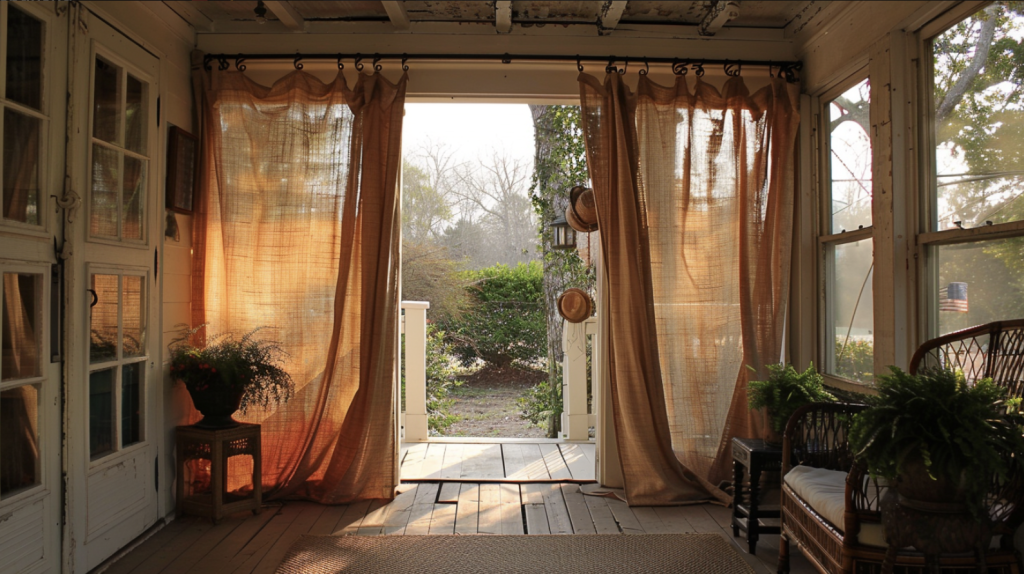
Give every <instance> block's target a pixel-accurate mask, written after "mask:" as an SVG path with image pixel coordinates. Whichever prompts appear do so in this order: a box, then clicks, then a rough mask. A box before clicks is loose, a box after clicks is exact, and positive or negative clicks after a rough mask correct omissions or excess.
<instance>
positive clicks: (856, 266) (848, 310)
mask: <svg viewBox="0 0 1024 574" xmlns="http://www.w3.org/2000/svg"><path fill="white" fill-rule="evenodd" d="M832 252H833V257H834V259H833V269H834V271H833V276H832V277H831V281H832V300H831V301H830V302H829V303H830V306H831V307H832V309H831V311H832V312H831V316H832V323H833V324H832V325H831V326H830V327H831V328H830V331H829V333H830V334H831V335H832V337H833V340H834V344H833V350H832V357H831V359H832V364H833V365H834V367H833V368H832V369H831V371H830V372H831V373H832V374H833V375H837V376H840V377H843V378H845V379H849V380H851V381H857V382H865V383H866V382H870V381H872V380H873V378H874V375H873V373H874V370H875V369H874V360H875V359H874V356H875V354H874V343H875V335H874V315H873V301H872V293H871V275H872V272H873V270H874V265H873V264H872V259H871V256H872V241H871V240H870V239H868V240H865V241H857V242H854V243H845V244H842V245H836V246H835V247H834V248H833V249H832Z"/></svg>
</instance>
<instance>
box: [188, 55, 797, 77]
mask: <svg viewBox="0 0 1024 574" xmlns="http://www.w3.org/2000/svg"><path fill="white" fill-rule="evenodd" d="M364 59H372V65H373V69H374V70H376V71H378V72H379V71H381V70H382V69H383V68H384V66H383V65H382V64H381V63H380V62H381V60H401V62H402V69H403V70H408V69H409V65H408V63H407V62H409V61H410V60H463V61H470V60H474V61H478V60H493V61H500V62H501V63H502V64H511V63H512V61H513V60H522V61H533V62H574V61H575V62H576V69H578V70H579V71H581V72H582V71H583V62H602V63H605V64H606V65H605V71H606V72H618V73H619V74H625V73H626V70H627V69H628V67H629V64H630V62H632V63H634V64H642V65H643V68H641V69H640V74H642V75H646V74H647V73H648V72H649V71H650V65H651V64H671V65H672V73H674V74H675V75H677V76H683V75H686V73H687V71H689V70H693V71H694V73H695V74H696V75H697V76H703V75H704V66H716V65H720V66H722V67H723V69H724V71H725V73H726V75H729V76H739V75H740V72H741V71H742V69H743V67H744V66H751V67H766V68H768V73H769V74H770V75H772V76H773V77H774V76H775V73H774V71H773V70H774V69H775V68H778V70H779V71H778V73H779V75H780V76H785V78H786V79H787V80H789V81H794V80H795V79H796V72H797V71H799V70H800V69H801V68H802V67H803V63H802V62H799V61H796V62H793V61H774V60H719V59H703V58H663V57H655V58H648V57H639V58H638V57H618V56H580V55H579V54H577V55H576V56H575V57H573V56H565V55H553V54H509V53H505V54H379V53H378V54H372V55H369V54H368V55H365V56H364V55H363V54H358V53H357V54H342V53H337V54H300V53H296V54H207V55H206V56H205V57H204V58H203V66H204V67H205V68H206V69H207V70H209V69H211V67H210V63H211V62H213V61H214V60H216V61H217V67H218V69H220V70H227V69H228V68H230V67H231V61H232V60H234V65H235V68H236V69H237V70H238V71H240V72H244V71H245V62H248V61H253V60H291V61H292V65H293V66H294V67H295V69H296V70H301V69H302V62H303V60H334V61H336V62H337V64H338V69H339V70H342V69H344V68H345V64H344V63H343V62H342V61H343V60H353V62H354V66H355V69H356V70H358V71H360V72H361V71H363V67H364V64H363V60H364ZM616 62H622V63H623V67H621V68H620V67H618V66H617V65H616Z"/></svg>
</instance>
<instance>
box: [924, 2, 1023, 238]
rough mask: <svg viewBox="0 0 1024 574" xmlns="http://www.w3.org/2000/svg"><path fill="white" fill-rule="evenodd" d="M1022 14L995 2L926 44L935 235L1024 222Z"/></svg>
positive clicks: (1008, 6)
mask: <svg viewBox="0 0 1024 574" xmlns="http://www.w3.org/2000/svg"><path fill="white" fill-rule="evenodd" d="M1022 35H1024V12H1022V11H1021V9H1020V7H1019V6H1018V5H1017V4H1016V3H1012V2H997V3H995V4H992V5H990V6H988V7H986V8H985V9H984V10H982V11H980V12H977V13H975V15H974V16H972V17H970V18H967V19H966V20H964V21H962V22H960V23H959V24H957V25H956V26H953V27H952V28H950V29H949V30H947V31H946V32H944V33H942V34H940V35H939V36H937V37H936V38H934V39H933V41H932V52H933V61H932V64H933V72H934V78H935V79H934V82H935V83H934V86H933V90H932V97H933V104H934V114H935V116H934V122H935V126H934V127H935V145H936V147H935V175H936V185H937V195H936V196H935V197H934V204H933V205H934V213H935V215H934V219H933V221H932V222H931V223H932V225H933V226H934V229H935V230H943V229H951V228H954V227H956V226H957V222H960V224H961V225H963V226H964V227H979V226H982V225H985V224H986V222H987V221H991V222H992V223H1005V222H1009V221H1019V220H1021V219H1024V171H1022V170H1021V167H1020V166H1021V165H1024V90H1022V89H1021V77H1022V74H1024V66H1022V65H1021V64H1020V63H1019V56H1018V55H1017V52H1018V50H1019V47H1018V42H1019V40H1020V38H1021V36H1022Z"/></svg>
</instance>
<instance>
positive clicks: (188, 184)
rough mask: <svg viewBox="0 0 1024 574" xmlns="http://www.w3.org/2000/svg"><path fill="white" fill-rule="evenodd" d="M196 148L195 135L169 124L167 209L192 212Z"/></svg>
mask: <svg viewBox="0 0 1024 574" xmlns="http://www.w3.org/2000/svg"><path fill="white" fill-rule="evenodd" d="M198 149H199V140H198V139H197V138H196V136H194V135H192V134H190V133H188V132H187V131H185V130H183V129H181V128H179V127H178V126H171V130H170V141H168V144H167V209H170V210H173V211H176V212H178V213H192V209H193V204H192V202H193V193H194V191H195V187H196V160H197V158H196V151H197V150H198Z"/></svg>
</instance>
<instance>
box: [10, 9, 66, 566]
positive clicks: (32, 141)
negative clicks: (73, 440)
mask: <svg viewBox="0 0 1024 574" xmlns="http://www.w3.org/2000/svg"><path fill="white" fill-rule="evenodd" d="M66 20H67V18H66V17H64V18H62V17H61V16H59V15H58V13H57V11H56V10H54V8H53V7H52V6H44V5H43V3H38V4H36V3H28V2H2V3H0V37H2V38H3V41H2V42H0V111H2V115H0V133H2V138H0V156H2V163H0V182H2V187H3V193H2V195H0V350H2V352H0V571H2V572H5V573H6V572H12V573H15V572H17V573H22V572H29V573H36V572H57V571H59V570H60V556H61V546H60V532H61V530H60V509H61V491H60V473H61V467H60V466H61V465H60V453H61V442H60V436H61V410H60V400H59V393H60V382H61V376H60V358H59V353H60V348H59V347H60V345H59V341H55V340H53V337H52V335H54V334H55V329H54V328H53V326H52V324H51V320H52V319H54V317H55V313H59V305H54V304H53V303H54V302H55V301H54V300H53V299H51V295H55V294H59V281H58V282H57V285H56V289H54V278H55V277H59V273H57V274H55V269H56V268H55V265H54V264H55V263H56V262H57V260H56V257H55V254H54V241H55V240H59V237H60V236H61V229H60V226H59V219H58V217H57V216H56V215H55V213H54V209H53V206H54V205H53V203H52V201H51V200H50V199H49V198H50V196H51V195H55V194H58V193H59V191H58V190H59V189H60V187H61V185H62V183H63V181H62V179H63V178H61V177H60V173H61V172H62V171H63V169H62V167H63V155H64V154H63V134H64V126H65V123H64V105H63V102H64V100H63V98H62V97H61V96H62V95H63V92H64V89H65V81H64V74H63V72H64V69H63V62H64V61H65V60H66V55H65V54H66V52H67V44H66V30H67V28H66Z"/></svg>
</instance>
